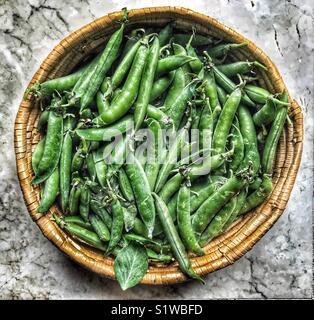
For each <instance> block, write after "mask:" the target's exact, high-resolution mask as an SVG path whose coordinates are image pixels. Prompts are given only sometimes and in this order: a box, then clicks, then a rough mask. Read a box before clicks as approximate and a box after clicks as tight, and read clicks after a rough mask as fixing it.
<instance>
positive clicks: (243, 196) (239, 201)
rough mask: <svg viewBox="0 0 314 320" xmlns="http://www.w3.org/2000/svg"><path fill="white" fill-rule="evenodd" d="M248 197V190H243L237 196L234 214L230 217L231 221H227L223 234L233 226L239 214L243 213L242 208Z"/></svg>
mask: <svg viewBox="0 0 314 320" xmlns="http://www.w3.org/2000/svg"><path fill="white" fill-rule="evenodd" d="M246 196H247V190H246V189H243V190H242V191H241V192H240V193H239V194H238V195H237V196H236V202H237V203H236V207H235V209H234V210H233V212H232V214H231V215H230V217H229V219H228V220H227V222H226V223H225V224H224V226H223V228H222V230H221V233H222V232H224V231H225V230H227V229H228V228H229V227H230V226H231V224H232V223H233V222H234V221H235V220H236V219H237V217H238V215H239V212H240V211H241V209H242V207H243V206H244V204H245V200H246Z"/></svg>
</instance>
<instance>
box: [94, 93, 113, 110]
mask: <svg viewBox="0 0 314 320" xmlns="http://www.w3.org/2000/svg"><path fill="white" fill-rule="evenodd" d="M96 104H97V109H98V113H99V114H102V113H103V112H105V111H106V110H107V109H108V108H109V107H110V101H109V98H108V96H106V95H105V94H103V93H102V92H101V91H98V92H97V95H96Z"/></svg>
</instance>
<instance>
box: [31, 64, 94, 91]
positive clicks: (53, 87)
mask: <svg viewBox="0 0 314 320" xmlns="http://www.w3.org/2000/svg"><path fill="white" fill-rule="evenodd" d="M96 61H97V59H96V58H95V60H93V61H91V62H90V63H88V64H87V65H85V66H84V67H82V68H80V69H79V70H77V71H75V72H73V73H71V74H69V75H66V76H64V77H60V78H56V79H51V80H48V81H45V82H43V83H37V84H35V85H34V86H33V87H32V89H31V91H32V92H35V94H37V95H39V96H40V97H44V96H49V95H52V94H53V93H54V92H55V91H58V92H60V93H61V92H63V91H69V90H71V89H72V88H73V87H74V86H75V84H76V83H77V82H78V80H79V79H80V77H81V76H82V74H83V73H84V72H85V71H86V69H87V68H88V67H90V65H91V64H92V63H96Z"/></svg>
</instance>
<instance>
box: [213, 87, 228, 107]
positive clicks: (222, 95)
mask: <svg viewBox="0 0 314 320" xmlns="http://www.w3.org/2000/svg"><path fill="white" fill-rule="evenodd" d="M216 87H217V95H218V100H219V102H220V104H221V105H224V104H225V103H226V101H227V98H228V97H227V92H226V91H225V90H224V89H223V88H221V87H220V86H216Z"/></svg>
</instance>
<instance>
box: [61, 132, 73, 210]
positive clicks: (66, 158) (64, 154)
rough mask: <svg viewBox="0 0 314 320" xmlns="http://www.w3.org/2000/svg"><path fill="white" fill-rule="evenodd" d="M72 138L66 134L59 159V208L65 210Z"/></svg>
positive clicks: (68, 191) (69, 178)
mask: <svg viewBox="0 0 314 320" xmlns="http://www.w3.org/2000/svg"><path fill="white" fill-rule="evenodd" d="M71 161H72V137H71V134H70V132H67V133H66V134H65V136H64V139H63V144H62V150H61V157H60V200H61V208H62V210H63V211H65V210H66V208H67V206H68V203H69V195H70V184H71Z"/></svg>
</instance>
